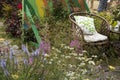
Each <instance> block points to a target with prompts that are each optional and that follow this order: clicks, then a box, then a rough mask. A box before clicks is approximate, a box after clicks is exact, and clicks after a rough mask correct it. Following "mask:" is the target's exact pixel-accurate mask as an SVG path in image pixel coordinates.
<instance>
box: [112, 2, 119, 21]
mask: <svg viewBox="0 0 120 80" xmlns="http://www.w3.org/2000/svg"><path fill="white" fill-rule="evenodd" d="M112 13H113V15H114V20H115V21H120V4H118V5H117V6H116V7H115V9H113V10H112Z"/></svg>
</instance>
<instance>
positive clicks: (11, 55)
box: [10, 48, 14, 59]
mask: <svg viewBox="0 0 120 80" xmlns="http://www.w3.org/2000/svg"><path fill="white" fill-rule="evenodd" d="M13 57H14V50H13V49H12V48H10V59H13Z"/></svg>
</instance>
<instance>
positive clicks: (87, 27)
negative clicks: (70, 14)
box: [74, 16, 97, 34]
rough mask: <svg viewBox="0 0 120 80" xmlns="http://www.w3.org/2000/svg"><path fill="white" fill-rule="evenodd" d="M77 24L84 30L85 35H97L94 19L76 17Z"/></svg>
mask: <svg viewBox="0 0 120 80" xmlns="http://www.w3.org/2000/svg"><path fill="white" fill-rule="evenodd" d="M74 18H75V21H76V23H77V24H78V26H79V27H80V28H81V29H82V31H83V34H95V33H97V31H96V29H95V26H94V19H93V18H90V17H85V16H74Z"/></svg>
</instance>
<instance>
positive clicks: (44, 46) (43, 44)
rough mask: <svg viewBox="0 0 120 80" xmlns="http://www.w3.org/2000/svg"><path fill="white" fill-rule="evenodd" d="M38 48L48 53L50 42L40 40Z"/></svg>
mask: <svg viewBox="0 0 120 80" xmlns="http://www.w3.org/2000/svg"><path fill="white" fill-rule="evenodd" d="M39 49H40V51H41V52H44V53H48V52H49V51H50V44H49V43H47V42H45V41H41V43H40V47H39Z"/></svg>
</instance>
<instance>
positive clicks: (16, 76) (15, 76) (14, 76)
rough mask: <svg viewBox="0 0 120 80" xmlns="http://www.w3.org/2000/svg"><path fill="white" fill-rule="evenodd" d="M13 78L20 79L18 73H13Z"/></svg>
mask: <svg viewBox="0 0 120 80" xmlns="http://www.w3.org/2000/svg"><path fill="white" fill-rule="evenodd" d="M11 76H12V78H13V79H18V77H19V76H18V75H16V74H14V75H11Z"/></svg>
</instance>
